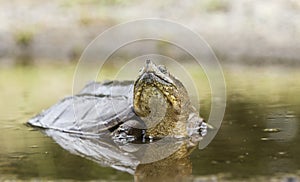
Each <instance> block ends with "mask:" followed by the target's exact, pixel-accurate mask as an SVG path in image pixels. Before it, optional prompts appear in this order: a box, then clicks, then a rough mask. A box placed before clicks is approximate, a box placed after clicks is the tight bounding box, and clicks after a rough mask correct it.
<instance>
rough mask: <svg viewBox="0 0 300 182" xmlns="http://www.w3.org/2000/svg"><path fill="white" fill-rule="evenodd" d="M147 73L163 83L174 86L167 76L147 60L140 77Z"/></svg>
mask: <svg viewBox="0 0 300 182" xmlns="http://www.w3.org/2000/svg"><path fill="white" fill-rule="evenodd" d="M149 73H153V74H154V75H155V76H157V77H159V78H160V79H162V80H164V81H165V82H167V83H169V84H172V85H174V86H175V84H174V82H173V80H172V79H171V78H170V77H169V76H168V75H166V74H164V73H162V72H161V71H160V70H159V69H158V67H157V66H156V65H155V64H154V63H153V62H152V61H150V60H147V61H146V65H145V67H144V69H143V72H142V74H141V75H143V74H149Z"/></svg>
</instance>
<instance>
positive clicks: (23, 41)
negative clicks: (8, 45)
mask: <svg viewBox="0 0 300 182" xmlns="http://www.w3.org/2000/svg"><path fill="white" fill-rule="evenodd" d="M33 38H34V32H33V31H32V30H18V31H16V32H15V33H14V39H15V41H16V43H17V45H20V46H23V47H28V46H30V44H31V43H32V41H33Z"/></svg>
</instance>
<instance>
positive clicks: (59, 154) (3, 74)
mask: <svg viewBox="0 0 300 182" xmlns="http://www.w3.org/2000/svg"><path fill="white" fill-rule="evenodd" d="M73 71H74V66H72V65H65V66H38V67H14V68H1V70H0V100H1V102H0V141H1V145H0V174H1V175H0V176H1V177H0V181H1V180H3V179H20V180H32V179H38V180H65V179H67V180H100V179H101V180H106V181H111V180H115V181H132V180H133V179H134V176H132V175H131V174H128V173H126V172H121V171H118V170H116V169H113V168H110V167H103V166H100V165H98V164H97V163H95V162H93V161H91V160H88V159H85V158H83V157H80V156H77V155H73V154H71V153H69V152H68V151H66V150H64V149H63V148H61V147H60V146H59V145H58V144H56V143H55V142H54V141H53V140H52V139H51V138H49V137H47V136H45V135H44V134H43V133H41V132H40V131H37V130H35V129H32V128H30V127H28V126H26V125H25V123H26V121H27V120H28V119H29V118H30V117H32V116H34V115H35V114H37V113H39V112H40V111H41V110H42V109H45V108H47V107H49V106H51V105H52V104H54V103H56V102H57V101H58V100H59V99H62V98H63V97H65V96H67V95H70V94H71V88H72V85H71V83H72V77H73ZM191 72H193V73H194V74H195V75H197V74H198V73H197V72H196V71H195V70H191ZM224 73H225V79H226V84H227V108H226V113H225V117H224V120H223V122H222V126H221V129H220V130H219V132H218V134H217V136H216V138H215V139H214V140H213V141H212V142H211V143H210V145H209V146H208V147H206V148H205V149H203V150H198V149H197V150H195V151H194V152H193V153H192V154H191V156H190V160H191V162H192V174H191V175H190V177H189V179H191V180H197V179H203V180H209V179H222V180H237V181H239V180H246V181H251V180H270V179H278V180H279V179H282V178H284V179H286V180H289V179H294V178H295V179H298V180H299V178H298V176H299V172H300V171H299V169H300V155H299V153H300V147H299V146H298V145H297V144H298V143H299V140H300V135H299V119H300V92H299V91H300V84H299V83H300V73H299V72H298V69H297V68H284V67H267V66H265V67H237V66H224ZM200 76H201V75H200ZM199 84H201V82H199ZM203 85H204V88H202V90H201V93H200V95H201V96H202V97H201V100H203V103H202V104H201V115H202V116H203V117H204V118H206V117H208V115H209V110H210V106H209V104H210V102H209V101H208V100H209V97H210V94H209V87H208V86H207V84H203ZM170 170H172V169H170Z"/></svg>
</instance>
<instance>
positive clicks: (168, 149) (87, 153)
mask: <svg viewBox="0 0 300 182" xmlns="http://www.w3.org/2000/svg"><path fill="white" fill-rule="evenodd" d="M44 132H45V133H46V134H47V135H48V136H50V137H51V138H52V139H53V140H55V142H56V143H58V144H59V145H60V146H61V147H62V148H64V149H65V150H67V151H69V152H70V153H72V154H75V155H79V156H81V157H84V158H87V159H89V160H92V161H94V162H96V163H98V164H100V165H101V166H107V167H112V168H115V169H117V170H120V171H124V172H128V173H130V174H132V175H134V177H135V181H147V180H150V181H152V180H154V179H163V180H168V179H170V180H171V179H172V180H174V179H178V180H180V179H182V178H185V177H188V176H189V175H190V174H191V172H192V163H191V161H190V159H189V154H190V153H191V152H192V151H193V150H194V149H195V148H196V146H197V145H198V143H199V139H201V137H199V136H194V137H190V138H186V139H176V138H174V137H166V138H163V139H161V140H157V141H154V142H151V143H140V144H138V143H126V144H123V145H121V144H120V143H116V141H114V140H112V139H111V137H110V136H108V135H102V136H99V137H95V136H89V137H88V136H82V135H78V134H71V133H65V132H60V131H57V130H52V129H48V130H44ZM100 137H101V139H100Z"/></svg>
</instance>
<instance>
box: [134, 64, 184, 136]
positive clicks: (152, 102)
mask: <svg viewBox="0 0 300 182" xmlns="http://www.w3.org/2000/svg"><path fill="white" fill-rule="evenodd" d="M187 100H188V96H187V91H186V90H185V88H184V86H183V84H182V83H181V82H180V81H179V80H177V79H176V78H175V77H174V76H172V75H171V74H170V73H169V72H168V70H167V69H166V68H165V67H164V66H156V65H155V64H154V63H152V62H151V61H150V60H147V61H146V65H145V66H144V67H143V68H142V70H141V72H140V75H139V77H138V79H137V80H136V81H135V84H134V96H133V107H134V111H135V113H136V114H137V115H138V116H140V117H148V116H150V115H153V116H154V115H155V116H160V117H161V119H162V118H163V117H167V118H165V119H167V120H168V121H167V123H168V124H172V122H173V121H175V120H176V119H175V117H177V116H178V115H180V114H181V113H182V109H183V106H184V105H185V104H186V102H187ZM165 114H167V115H169V116H173V118H170V117H168V116H166V115H165ZM151 120H152V121H153V118H152V119H151ZM159 121H161V120H159ZM156 124H158V123H156ZM165 124H166V123H165ZM173 125H174V123H173ZM152 127H153V126H152ZM165 127H169V126H166V125H165ZM173 127H174V126H173ZM168 129H171V128H168ZM160 133H161V134H163V131H160ZM167 133H168V132H167ZM167 133H164V134H163V135H166V134H167Z"/></svg>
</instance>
